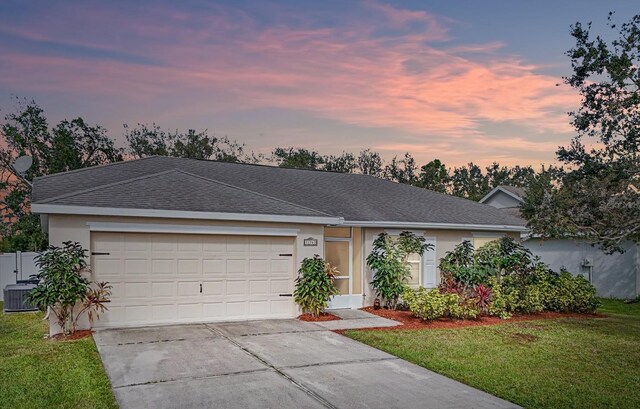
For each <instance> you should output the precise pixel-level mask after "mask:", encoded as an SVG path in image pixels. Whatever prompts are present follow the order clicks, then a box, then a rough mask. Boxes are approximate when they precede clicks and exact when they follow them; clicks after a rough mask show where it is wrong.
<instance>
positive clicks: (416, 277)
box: [407, 253, 422, 287]
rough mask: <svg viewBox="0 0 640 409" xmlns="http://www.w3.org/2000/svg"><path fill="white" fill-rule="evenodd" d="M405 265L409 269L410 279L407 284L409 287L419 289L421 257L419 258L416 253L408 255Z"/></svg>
mask: <svg viewBox="0 0 640 409" xmlns="http://www.w3.org/2000/svg"><path fill="white" fill-rule="evenodd" d="M407 263H408V264H409V269H410V270H411V278H409V282H408V284H409V286H411V287H419V286H420V284H422V283H421V282H420V281H421V280H420V273H421V271H420V270H421V269H420V266H421V265H422V257H420V255H419V254H417V253H413V254H409V257H408V258H407Z"/></svg>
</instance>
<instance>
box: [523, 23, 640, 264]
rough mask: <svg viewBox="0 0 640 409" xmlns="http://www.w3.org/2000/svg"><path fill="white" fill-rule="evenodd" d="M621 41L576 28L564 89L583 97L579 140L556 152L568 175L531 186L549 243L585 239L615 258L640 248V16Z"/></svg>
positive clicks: (548, 176) (561, 172)
mask: <svg viewBox="0 0 640 409" xmlns="http://www.w3.org/2000/svg"><path fill="white" fill-rule="evenodd" d="M608 27H609V29H610V30H612V32H613V33H614V34H613V39H612V40H610V41H609V40H606V39H605V37H603V36H600V35H594V34H593V33H592V32H591V23H589V24H586V25H585V24H582V23H576V24H575V25H573V26H572V30H571V35H572V36H573V38H574V40H575V46H574V47H573V48H571V49H570V50H569V51H567V53H566V54H567V56H568V57H569V58H570V60H571V66H572V69H573V74H572V75H570V76H567V77H565V78H564V82H565V83H566V84H568V85H569V86H571V87H573V88H574V89H575V90H576V91H577V92H578V93H579V94H580V96H581V97H582V101H581V105H580V107H579V109H577V110H576V111H574V112H571V113H570V116H571V121H572V124H573V126H574V128H575V130H576V136H575V137H574V139H573V140H572V141H571V143H570V144H569V146H566V147H561V148H559V149H558V151H557V152H556V155H557V158H558V160H559V161H560V162H562V163H563V164H564V167H561V168H554V169H552V170H550V171H547V172H544V173H543V174H541V175H540V176H539V177H538V178H536V182H535V183H534V184H533V185H532V186H531V188H530V189H529V192H528V195H527V201H526V203H525V205H524V207H523V213H524V215H525V217H526V218H527V219H528V221H529V225H530V227H531V229H532V230H533V232H534V233H536V234H540V235H542V236H543V237H567V236H572V237H576V236H577V237H582V238H585V239H587V240H590V241H592V242H593V243H598V244H599V245H600V246H601V247H603V248H604V249H606V250H609V251H615V250H619V248H620V247H619V246H620V243H621V242H622V241H623V240H633V241H636V242H639V241H640V150H639V147H640V71H639V70H640V15H636V16H634V17H633V18H631V20H629V21H628V22H625V23H623V24H622V25H621V26H619V27H618V26H617V25H616V24H615V23H614V22H613V14H612V13H610V14H609V18H608Z"/></svg>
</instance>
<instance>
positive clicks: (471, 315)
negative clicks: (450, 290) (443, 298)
mask: <svg viewBox="0 0 640 409" xmlns="http://www.w3.org/2000/svg"><path fill="white" fill-rule="evenodd" d="M449 295H454V294H449ZM447 301H448V303H447V307H448V311H447V315H448V316H449V317H451V318H455V319H459V320H472V319H476V318H478V316H479V315H480V309H479V308H478V305H477V304H476V302H475V300H473V299H466V300H460V299H459V298H458V297H456V298H449V299H448V300H447Z"/></svg>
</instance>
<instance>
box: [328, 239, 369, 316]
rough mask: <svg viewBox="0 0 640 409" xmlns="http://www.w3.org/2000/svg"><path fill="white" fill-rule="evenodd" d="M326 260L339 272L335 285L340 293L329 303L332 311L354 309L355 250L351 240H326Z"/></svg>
mask: <svg viewBox="0 0 640 409" xmlns="http://www.w3.org/2000/svg"><path fill="white" fill-rule="evenodd" d="M324 252H325V260H327V262H328V263H329V264H330V265H331V266H332V267H335V268H336V269H337V270H338V273H337V274H336V280H335V282H334V284H335V285H336V287H337V288H338V290H339V291H340V294H339V295H336V296H334V297H333V298H332V299H331V301H330V302H329V308H330V309H339V308H354V306H355V305H354V303H353V301H354V298H356V299H357V300H359V298H361V297H354V296H353V295H352V289H353V283H352V280H353V272H352V268H353V267H352V260H353V248H352V242H351V239H350V238H326V239H325V243H324Z"/></svg>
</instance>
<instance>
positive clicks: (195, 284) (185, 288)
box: [178, 281, 200, 297]
mask: <svg viewBox="0 0 640 409" xmlns="http://www.w3.org/2000/svg"><path fill="white" fill-rule="evenodd" d="M199 294H200V281H183V282H179V283H178V296H179V297H185V296H188V297H193V296H196V295H199Z"/></svg>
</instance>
